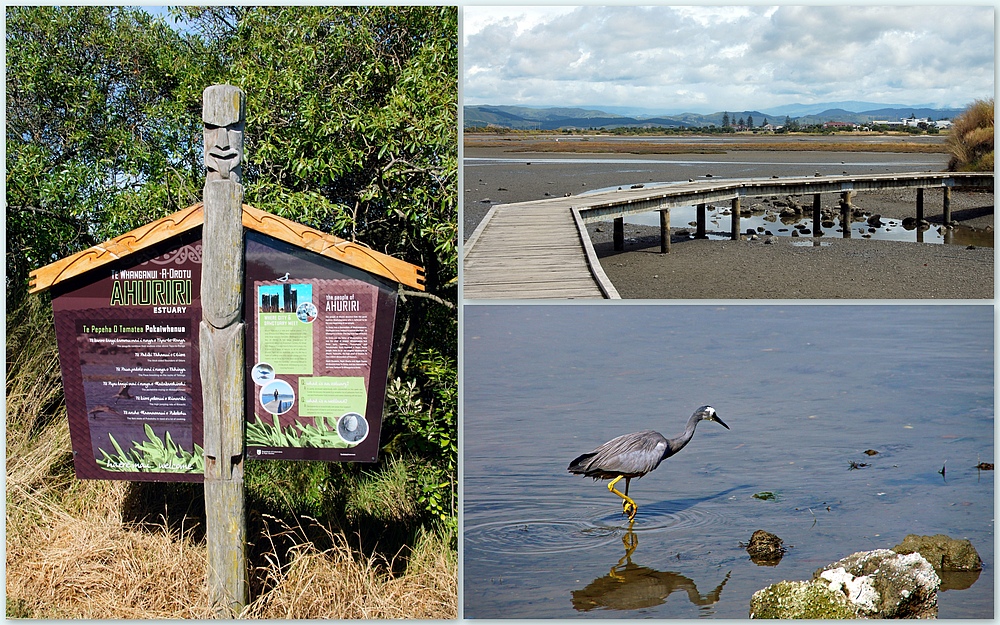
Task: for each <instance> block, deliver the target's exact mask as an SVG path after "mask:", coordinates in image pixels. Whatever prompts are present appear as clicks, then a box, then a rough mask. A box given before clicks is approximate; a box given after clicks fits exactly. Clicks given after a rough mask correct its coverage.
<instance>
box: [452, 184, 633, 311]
mask: <svg viewBox="0 0 1000 625" xmlns="http://www.w3.org/2000/svg"><path fill="white" fill-rule="evenodd" d="M578 200H579V198H556V199H552V200H542V201H538V202H524V203H520V204H505V205H499V204H498V205H496V206H494V207H493V208H492V209H491V210H490V212H489V213H488V214H487V215H486V217H485V218H484V219H483V221H482V223H480V224H479V227H478V228H477V229H476V231H475V232H474V233H473V234H472V236H471V237H469V241H468V242H467V243H466V246H465V255H464V258H463V270H464V275H463V280H462V284H463V288H464V290H465V293H464V297H465V298H466V299H483V298H491V299H493V298H501V299H534V298H560V299H579V298H590V299H601V298H604V297H613V298H617V295H618V294H617V292H614V291H613V287H611V288H612V292H611V293H605V292H604V291H602V290H601V286H600V285H599V283H598V281H597V280H596V279H595V277H594V274H593V272H592V270H591V265H590V262H594V263H597V259H596V256H594V257H593V258H592V259H591V260H588V257H587V248H588V247H590V239H589V237H587V236H586V231H584V235H583V236H582V237H581V234H580V230H579V228H580V227H581V224H578V223H577V222H578V220H577V218H576V216H575V215H574V212H573V210H572V207H573V203H574V201H578ZM590 251H591V253H592V252H593V248H592V247H590ZM596 267H597V269H598V270H599V271H600V273H601V274H603V270H600V264H599V263H597V265H596ZM605 280H606V278H605ZM607 286H609V287H610V282H608V283H607Z"/></svg>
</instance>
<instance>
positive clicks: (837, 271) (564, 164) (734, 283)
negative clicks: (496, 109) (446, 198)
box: [463, 137, 994, 299]
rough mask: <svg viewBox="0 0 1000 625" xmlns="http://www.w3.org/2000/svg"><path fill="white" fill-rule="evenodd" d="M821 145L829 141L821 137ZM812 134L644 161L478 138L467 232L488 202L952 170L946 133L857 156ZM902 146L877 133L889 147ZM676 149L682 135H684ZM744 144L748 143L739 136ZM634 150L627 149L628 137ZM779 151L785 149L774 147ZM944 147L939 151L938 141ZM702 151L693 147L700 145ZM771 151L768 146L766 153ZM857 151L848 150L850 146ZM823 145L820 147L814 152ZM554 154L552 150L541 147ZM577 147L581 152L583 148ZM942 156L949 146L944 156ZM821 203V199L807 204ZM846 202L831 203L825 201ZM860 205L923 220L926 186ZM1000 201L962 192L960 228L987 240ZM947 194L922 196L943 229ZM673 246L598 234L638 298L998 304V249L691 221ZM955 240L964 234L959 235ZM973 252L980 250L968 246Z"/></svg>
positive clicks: (470, 150)
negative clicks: (662, 185)
mask: <svg viewBox="0 0 1000 625" xmlns="http://www.w3.org/2000/svg"><path fill="white" fill-rule="evenodd" d="M816 139H820V140H819V141H817V140H816ZM821 139H822V138H810V140H811V141H812V142H811V143H804V144H803V145H802V146H799V147H801V148H802V149H794V150H772V149H756V148H758V147H760V144H755V145H740V147H739V149H726V148H727V146H726V145H725V144H724V143H719V142H718V141H706V142H705V147H704V150H702V151H699V152H695V151H686V152H685V151H682V152H681V153H667V154H659V153H655V150H654V151H653V153H649V152H645V153H642V154H634V153H629V152H627V147H624V148H617V147H616V149H618V150H619V151H616V152H613V153H608V152H600V153H580V152H551V151H540V152H532V151H524V150H531V144H530V143H525V142H517V141H513V142H506V143H503V144H501V145H497V144H496V143H495V142H492V141H491V142H486V143H487V145H483V144H482V143H480V144H479V145H477V144H476V142H471V143H470V142H468V141H467V143H466V146H465V154H464V156H465V161H464V181H465V182H464V190H463V194H464V210H463V234H464V237H465V238H468V236H469V235H470V234H471V233H472V232H473V230H474V229H475V227H476V226H477V225H478V224H479V222H480V221H481V220H482V218H483V217H484V216H485V215H486V213H487V212H488V211H489V209H490V207H491V206H493V205H494V204H497V203H504V204H506V203H511V202H524V201H531V200H537V199H545V198H550V197H560V196H564V195H567V194H568V195H577V194H580V193H583V192H586V191H588V190H595V189H601V188H609V187H611V188H614V187H617V186H622V187H624V188H628V187H629V186H631V185H633V184H644V183H648V182H669V181H677V180H690V179H704V178H707V177H709V176H711V177H715V178H720V179H726V178H754V177H767V178H769V177H771V176H781V177H785V176H803V175H805V176H809V175H813V174H815V173H819V174H822V175H830V174H842V173H851V174H866V173H892V172H905V171H944V170H945V169H946V165H947V161H948V155H947V154H946V153H945V152H944V148H943V140H942V139H941V138H940V137H925V138H923V143H919V140H920V139H921V138H912V139H911V138H904V139H905V140H907V141H912V142H914V143H917V144H918V148H916V149H915V150H914V151H907V152H891V151H889V152H886V151H882V148H884V147H885V146H884V145H879V147H877V148H873V149H874V150H876V151H871V152H865V151H858V145H857V141H854V142H852V143H849V142H848V141H847V140H845V139H843V138H840V137H837V138H836V141H826V142H823V141H822V140H821ZM893 140H895V139H891V138H882V137H879V138H872V141H873V145H874V144H875V143H882V144H885V143H887V142H891V141H893ZM676 141H677V142H679V141H681V139H677V140H676ZM741 141H746V140H745V139H741ZM623 143H624V142H623ZM775 145H777V143H775ZM931 145H936V147H935V148H932V149H931V151H927V150H928V146H931ZM697 147H698V146H697V145H693V147H689V148H686V149H688V150H694V149H695V148H697ZM764 147H765V148H767V147H769V146H764ZM845 147H846V148H847V149H843V148H845ZM810 148H815V149H810ZM542 149H544V148H542ZM574 149H580V148H579V146H577V147H574ZM934 150H940V151H934ZM799 199H800V200H801V202H802V203H811V198H799ZM826 202H831V203H835V202H836V198H835V197H833V196H830V197H829V198H826V197H825V196H824V203H826ZM852 203H853V205H854V206H856V207H858V208H861V209H863V210H865V211H867V212H871V213H878V214H881V215H882V216H883V217H886V218H894V219H900V220H901V219H903V218H905V217H911V216H913V215H914V214H915V206H916V190H915V189H908V190H895V191H885V192H878V193H869V192H864V193H858V194H856V195H855V196H854V198H853V200H852ZM993 203H994V202H993V194H991V193H974V192H961V191H955V192H953V193H952V197H951V208H952V221H953V222H957V223H958V224H960V225H961V226H962V227H964V228H970V229H975V230H977V231H979V232H980V234H981V233H983V232H984V231H986V232H992V229H993V227H994V215H993V208H994V207H993ZM942 206H943V193H942V191H941V190H940V189H928V190H925V193H924V214H925V218H926V219H927V220H928V221H929V222H931V224H932V227H933V228H938V227H939V225H940V224H941V212H942ZM672 225H674V226H676V227H675V228H672V230H671V231H672V234H673V236H672V240H673V243H672V245H671V251H670V253H669V254H660V243H659V229H658V228H653V227H646V226H637V225H631V224H626V228H625V229H626V232H625V237H626V243H625V250H624V251H615V250H613V246H612V244H611V236H612V235H611V227H610V223H606V224H600V223H598V224H590V226H589V227H588V230H589V232H590V234H591V240H592V241H593V243H594V248H595V250H596V252H597V254H598V256H599V258H600V262H601V265H602V267H603V268H604V271H605V273H607V275H608V277H609V278H610V280H611V282H612V283H613V284H614V286H615V288H616V289H617V290H618V292H619V294H620V295H621V296H622V297H623V298H638V299H664V298H669V299H706V298H707V299H799V298H808V299H991V298H993V296H994V269H993V267H994V264H993V263H994V259H993V249H992V248H990V247H981V246H978V245H973V246H967V245H936V244H926V243H916V242H904V241H876V240H868V239H860V238H853V239H841V238H837V237H836V236H829V235H827V236H824V237H820V238H816V239H813V238H810V237H802V238H792V237H762V238H760V239H758V240H751V241H746V240H743V241H718V240H693V239H689V238H688V237H687V236H685V235H684V234H683V232H682V231H683V230H687V229H690V228H689V227H688V226H687V224H672ZM956 240H957V239H956ZM970 248H971V249H970Z"/></svg>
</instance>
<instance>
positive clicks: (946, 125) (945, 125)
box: [934, 119, 951, 129]
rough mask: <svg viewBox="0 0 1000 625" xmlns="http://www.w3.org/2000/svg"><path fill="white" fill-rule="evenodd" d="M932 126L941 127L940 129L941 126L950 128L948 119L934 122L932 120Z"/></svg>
mask: <svg viewBox="0 0 1000 625" xmlns="http://www.w3.org/2000/svg"><path fill="white" fill-rule="evenodd" d="M934 126H935V127H936V128H942V129H943V128H951V120H950V119H939V120H937V121H936V122H934Z"/></svg>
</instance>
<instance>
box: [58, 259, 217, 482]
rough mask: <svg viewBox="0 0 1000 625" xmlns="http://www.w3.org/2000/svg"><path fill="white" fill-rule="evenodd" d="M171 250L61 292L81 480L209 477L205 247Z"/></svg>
mask: <svg viewBox="0 0 1000 625" xmlns="http://www.w3.org/2000/svg"><path fill="white" fill-rule="evenodd" d="M163 249H164V248H156V250H155V251H154V250H150V251H149V252H148V253H147V254H145V255H143V256H142V257H137V258H136V259H133V260H132V262H131V264H128V265H124V264H117V265H115V266H111V267H109V268H108V269H106V270H104V271H103V272H94V273H93V274H92V275H90V276H89V279H86V280H83V279H81V280H76V281H70V282H67V284H66V285H65V286H64V287H63V288H62V289H61V290H58V292H56V293H54V298H53V311H54V317H55V326H56V334H57V338H58V341H59V345H60V349H59V353H60V365H61V367H62V373H63V383H64V386H65V390H66V407H67V412H68V415H69V420H70V434H71V438H72V443H73V456H74V463H75V467H76V473H77V476H78V477H81V478H96V479H125V480H141V481H200V480H201V479H202V473H203V471H204V458H203V452H202V448H201V442H202V440H201V438H202V424H201V422H200V419H201V384H200V380H199V376H198V366H199V365H198V344H197V335H198V331H197V328H198V321H199V319H200V317H201V310H200V305H199V289H200V282H201V244H200V242H193V243H189V244H186V245H182V246H180V247H176V248H174V249H167V251H165V252H164V251H163ZM161 252H162V253H161ZM154 253H159V255H158V256H153V257H150V256H151V254H154Z"/></svg>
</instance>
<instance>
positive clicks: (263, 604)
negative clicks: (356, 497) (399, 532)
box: [241, 534, 458, 619]
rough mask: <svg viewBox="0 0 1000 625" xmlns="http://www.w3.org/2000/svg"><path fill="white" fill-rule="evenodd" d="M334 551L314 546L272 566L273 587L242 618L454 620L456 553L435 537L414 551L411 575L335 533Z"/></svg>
mask: <svg viewBox="0 0 1000 625" xmlns="http://www.w3.org/2000/svg"><path fill="white" fill-rule="evenodd" d="M330 538H331V540H332V542H333V545H334V546H333V547H331V548H329V549H327V550H325V551H322V552H321V551H318V550H317V549H316V548H315V547H314V546H313V545H312V544H311V543H310V544H304V545H302V547H301V548H299V549H297V550H296V553H295V555H294V557H293V559H292V562H291V564H290V565H288V566H287V567H286V568H285V570H281V569H280V567H278V566H277V565H275V564H273V563H272V564H271V565H269V566H268V568H267V570H266V572H265V573H266V576H267V579H268V584H267V585H268V586H273V588H272V589H271V590H269V591H267V592H265V593H263V594H261V596H259V597H257V599H256V600H254V601H253V602H252V603H251V604H250V605H249V606H247V608H246V610H244V612H243V614H241V618H261V619H289V618H314V619H330V618H343V619H354V618H359V619H360V618H363V619H454V618H456V617H457V615H458V578H457V575H456V571H457V567H456V560H455V557H454V552H453V551H452V550H451V549H449V548H448V546H447V545H445V544H444V543H443V542H442V541H441V539H440V538H439V537H438V536H437V535H436V534H425V535H424V536H423V537H422V539H421V540H420V541H419V542H418V544H417V545H416V546H415V547H414V548H413V551H412V553H411V554H409V555H410V557H409V562H408V565H407V567H406V571H405V572H404V573H403V574H402V575H399V576H393V575H391V574H390V573H389V571H391V570H392V563H391V562H387V561H384V560H380V559H379V558H378V557H377V556H370V557H368V558H365V559H361V560H359V559H358V556H357V555H356V554H355V553H353V552H352V550H351V548H350V547H349V546H348V544H347V540H346V538H345V537H344V536H343V535H334V534H330Z"/></svg>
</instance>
